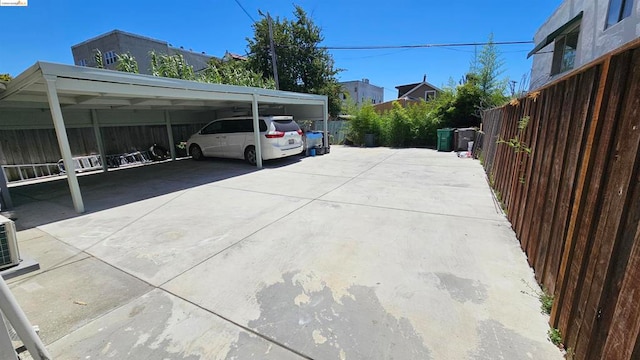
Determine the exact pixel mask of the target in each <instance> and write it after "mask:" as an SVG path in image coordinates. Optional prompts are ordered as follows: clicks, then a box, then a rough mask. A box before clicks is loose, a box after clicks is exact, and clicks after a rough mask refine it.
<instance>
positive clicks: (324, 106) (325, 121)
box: [322, 99, 329, 152]
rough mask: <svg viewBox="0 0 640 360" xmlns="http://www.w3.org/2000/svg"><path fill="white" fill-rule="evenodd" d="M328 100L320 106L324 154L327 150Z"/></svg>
mask: <svg viewBox="0 0 640 360" xmlns="http://www.w3.org/2000/svg"><path fill="white" fill-rule="evenodd" d="M328 101H329V100H328V99H327V100H325V102H324V103H323V104H322V117H323V119H322V120H323V124H324V146H325V152H326V150H327V149H329V103H328Z"/></svg>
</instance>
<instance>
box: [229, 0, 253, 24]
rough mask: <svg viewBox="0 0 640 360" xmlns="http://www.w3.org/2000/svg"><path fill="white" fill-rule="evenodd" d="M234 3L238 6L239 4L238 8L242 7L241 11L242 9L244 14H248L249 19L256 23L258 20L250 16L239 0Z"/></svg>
mask: <svg viewBox="0 0 640 360" xmlns="http://www.w3.org/2000/svg"><path fill="white" fill-rule="evenodd" d="M234 1H235V2H236V4H238V6H240V9H242V11H244V13H245V14H247V16H248V17H249V19H251V21H253V22H256V20H255V19H254V18H253V16H251V14H249V12H248V11H247V9H245V8H244V6H242V4H241V3H240V1H239V0H234Z"/></svg>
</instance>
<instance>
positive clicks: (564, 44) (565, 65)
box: [551, 25, 580, 75]
mask: <svg viewBox="0 0 640 360" xmlns="http://www.w3.org/2000/svg"><path fill="white" fill-rule="evenodd" d="M579 34H580V26H579V25H578V26H576V27H574V28H572V29H571V30H568V31H567V32H566V33H565V34H562V35H560V36H558V37H557V38H556V39H555V47H554V49H553V62H552V63H551V75H556V74H560V73H563V72H565V71H568V70H571V69H573V67H574V65H575V61H576V50H577V48H578V35H579Z"/></svg>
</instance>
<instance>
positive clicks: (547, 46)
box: [528, 0, 640, 89]
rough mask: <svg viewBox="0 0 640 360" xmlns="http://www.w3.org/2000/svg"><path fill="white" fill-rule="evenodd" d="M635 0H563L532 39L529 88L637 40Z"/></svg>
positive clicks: (639, 9) (639, 19) (639, 6)
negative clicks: (533, 43)
mask: <svg viewBox="0 0 640 360" xmlns="http://www.w3.org/2000/svg"><path fill="white" fill-rule="evenodd" d="M639 15H640V1H638V0H565V1H563V2H562V4H561V5H560V7H558V8H557V9H556V11H555V12H554V13H553V14H552V15H551V16H550V17H549V19H548V20H547V21H546V22H545V23H544V24H542V26H541V27H540V28H539V29H538V31H537V32H536V34H535V36H534V41H535V44H536V45H535V47H534V49H533V50H532V51H531V52H530V53H529V55H528V56H529V57H531V56H533V65H532V68H531V85H530V87H531V89H536V88H539V87H541V86H543V85H544V84H546V83H548V82H550V81H552V80H554V79H557V78H558V77H560V76H562V74H565V73H566V72H568V71H570V70H572V69H577V68H579V67H581V66H582V65H585V64H588V63H589V62H591V61H593V60H595V59H597V58H599V57H600V56H602V55H605V54H607V53H609V52H611V51H613V50H615V49H617V48H619V47H621V46H623V45H624V44H626V43H628V42H630V41H632V40H634V39H637V38H638V37H640V16H639Z"/></svg>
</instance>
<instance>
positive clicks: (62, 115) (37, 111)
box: [0, 62, 329, 213]
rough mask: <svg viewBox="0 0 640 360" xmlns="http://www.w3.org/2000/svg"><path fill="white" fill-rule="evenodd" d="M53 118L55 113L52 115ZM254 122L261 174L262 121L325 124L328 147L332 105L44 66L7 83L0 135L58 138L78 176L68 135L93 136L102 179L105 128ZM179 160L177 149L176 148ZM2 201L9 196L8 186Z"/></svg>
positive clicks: (76, 200) (321, 99) (76, 196)
mask: <svg viewBox="0 0 640 360" xmlns="http://www.w3.org/2000/svg"><path fill="white" fill-rule="evenodd" d="M47 110H48V111H47ZM249 114H251V115H252V116H253V122H254V129H255V131H254V136H255V142H256V144H258V146H256V150H257V159H258V162H257V167H258V168H262V157H261V147H260V146H259V144H260V136H259V135H260V134H259V131H258V129H259V126H258V121H259V119H258V118H259V115H260V114H271V115H285V114H286V115H293V117H294V119H297V120H313V121H323V125H324V126H323V130H324V137H325V142H324V143H325V144H328V143H329V141H328V102H327V97H326V96H323V95H311V94H300V93H293V92H286V91H276V90H268V89H260V88H251V87H243V86H233V85H222V84H208V83H199V82H195V81H185V80H178V79H169V78H161V77H154V76H148V75H139V74H130V73H123V72H118V71H111V70H104V69H95V68H88V67H79V66H70V65H61V64H53V63H47V62H37V63H36V64H34V65H33V66H31V67H30V68H29V69H27V70H26V71H24V72H23V73H22V74H20V75H19V76H18V77H16V78H15V79H14V80H12V81H11V82H9V83H8V84H7V85H6V86H3V84H1V83H0V130H11V129H41V128H51V127H53V128H54V130H55V134H56V138H57V142H58V146H59V149H60V153H61V157H62V160H63V162H64V167H65V169H73V168H74V165H73V154H72V151H71V146H70V141H69V136H68V130H69V129H70V128H92V129H93V134H94V136H95V142H96V145H97V150H98V153H99V155H100V157H101V159H103V160H102V167H103V171H107V162H106V161H105V159H106V155H107V154H106V151H105V146H104V141H103V134H102V131H101V129H102V128H103V127H105V126H120V127H122V126H147V125H154V126H157V125H165V126H166V133H167V137H168V139H167V141H168V144H170V145H172V144H174V142H175V141H174V136H173V130H172V125H175V124H201V123H206V122H208V121H210V120H213V119H214V118H216V117H222V116H233V115H249ZM169 148H170V151H171V158H172V159H173V160H175V158H176V153H175V148H174V147H173V146H170V147H169ZM67 181H68V185H69V190H70V192H71V197H72V200H73V205H74V208H75V210H76V211H77V212H79V213H82V212H84V203H83V200H82V194H81V191H80V186H79V184H78V180H77V177H76V174H75V172H73V171H69V172H67ZM0 183H2V184H3V188H2V194H3V196H8V189H7V187H6V183H5V182H4V181H0Z"/></svg>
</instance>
